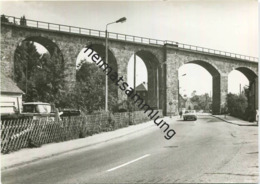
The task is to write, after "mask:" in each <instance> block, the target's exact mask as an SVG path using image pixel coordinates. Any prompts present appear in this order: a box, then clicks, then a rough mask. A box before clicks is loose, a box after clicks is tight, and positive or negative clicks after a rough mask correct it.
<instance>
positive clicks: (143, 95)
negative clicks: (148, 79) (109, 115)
mask: <svg viewBox="0 0 260 184" xmlns="http://www.w3.org/2000/svg"><path fill="white" fill-rule="evenodd" d="M135 91H136V93H137V94H138V95H139V96H140V97H141V98H142V99H143V100H144V101H145V102H147V100H148V90H147V88H146V86H145V83H144V82H143V83H141V84H139V85H138V86H137V87H136V88H135Z"/></svg>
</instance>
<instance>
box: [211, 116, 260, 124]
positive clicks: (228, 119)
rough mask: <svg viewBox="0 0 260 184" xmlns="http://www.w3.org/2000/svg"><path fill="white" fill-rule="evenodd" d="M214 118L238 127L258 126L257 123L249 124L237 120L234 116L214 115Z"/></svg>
mask: <svg viewBox="0 0 260 184" xmlns="http://www.w3.org/2000/svg"><path fill="white" fill-rule="evenodd" d="M212 116H213V117H216V118H218V119H220V120H222V121H225V122H227V123H230V124H234V125H238V126H258V125H257V122H256V121H255V122H248V121H244V120H241V119H238V118H235V117H233V116H228V115H227V116H226V117H225V115H212Z"/></svg>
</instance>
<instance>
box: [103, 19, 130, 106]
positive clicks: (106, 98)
mask: <svg viewBox="0 0 260 184" xmlns="http://www.w3.org/2000/svg"><path fill="white" fill-rule="evenodd" d="M125 21H126V18H125V17H122V18H120V19H118V20H117V21H115V22H110V23H108V24H107V25H106V43H105V45H106V64H108V32H107V27H108V25H110V24H115V23H119V22H121V23H123V22H125ZM105 111H108V76H107V75H106V95H105Z"/></svg>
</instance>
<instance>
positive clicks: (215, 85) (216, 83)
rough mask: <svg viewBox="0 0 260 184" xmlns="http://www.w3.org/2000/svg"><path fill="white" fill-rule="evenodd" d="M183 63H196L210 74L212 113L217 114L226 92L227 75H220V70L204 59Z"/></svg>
mask: <svg viewBox="0 0 260 184" xmlns="http://www.w3.org/2000/svg"><path fill="white" fill-rule="evenodd" d="M185 64H197V65H199V66H201V67H203V68H204V69H206V70H207V71H208V72H209V73H210V74H211V76H212V113H213V114H219V113H220V112H221V107H222V106H223V105H224V103H225V96H226V94H227V77H226V78H225V77H224V76H223V75H221V72H220V70H219V69H218V68H217V67H216V66H214V65H213V64H211V63H209V62H207V61H204V60H192V61H188V62H186V63H185Z"/></svg>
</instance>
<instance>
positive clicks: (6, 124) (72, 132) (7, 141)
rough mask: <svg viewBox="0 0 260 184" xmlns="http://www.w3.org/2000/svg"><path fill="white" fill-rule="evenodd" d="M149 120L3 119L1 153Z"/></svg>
mask: <svg viewBox="0 0 260 184" xmlns="http://www.w3.org/2000/svg"><path fill="white" fill-rule="evenodd" d="M159 114H161V111H160V113H159ZM149 120H150V118H149V117H147V114H145V113H144V112H143V111H135V112H123V113H114V114H112V113H100V114H94V115H85V116H78V117H70V118H63V119H62V120H61V121H58V122H57V121H50V120H47V119H39V120H32V119H23V120H2V121H1V153H9V152H12V151H15V150H19V149H22V148H28V147H38V146H40V145H42V144H47V143H52V142H61V141H67V140H72V139H77V138H83V137H85V136H89V135H92V134H96V133H99V132H105V131H112V130H115V129H118V128H122V127H127V126H129V125H133V124H138V123H142V122H145V121H149Z"/></svg>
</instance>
